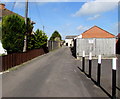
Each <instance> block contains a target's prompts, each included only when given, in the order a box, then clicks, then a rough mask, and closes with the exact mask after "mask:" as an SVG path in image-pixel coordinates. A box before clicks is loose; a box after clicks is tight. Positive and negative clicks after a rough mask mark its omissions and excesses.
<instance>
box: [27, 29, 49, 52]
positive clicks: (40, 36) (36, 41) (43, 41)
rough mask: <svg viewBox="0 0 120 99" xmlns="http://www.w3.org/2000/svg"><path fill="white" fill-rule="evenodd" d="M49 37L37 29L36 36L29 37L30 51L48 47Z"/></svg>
mask: <svg viewBox="0 0 120 99" xmlns="http://www.w3.org/2000/svg"><path fill="white" fill-rule="evenodd" d="M47 38H48V37H47V35H46V34H45V33H43V31H42V30H39V29H37V30H36V32H35V34H33V35H31V36H29V37H28V49H29V50H30V49H38V48H43V47H46V45H47Z"/></svg>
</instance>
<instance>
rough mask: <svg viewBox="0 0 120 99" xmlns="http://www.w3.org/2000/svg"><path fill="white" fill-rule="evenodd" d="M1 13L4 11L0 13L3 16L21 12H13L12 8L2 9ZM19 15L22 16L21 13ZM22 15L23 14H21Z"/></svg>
mask: <svg viewBox="0 0 120 99" xmlns="http://www.w3.org/2000/svg"><path fill="white" fill-rule="evenodd" d="M0 13H2V14H0V17H3V16H6V15H11V14H16V15H19V14H17V13H14V12H12V11H10V10H8V9H6V8H5V9H2V10H0ZM19 16H21V15H19ZM21 17H22V16H21ZM22 18H24V17H22Z"/></svg>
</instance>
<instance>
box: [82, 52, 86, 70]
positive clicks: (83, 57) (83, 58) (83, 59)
mask: <svg viewBox="0 0 120 99" xmlns="http://www.w3.org/2000/svg"><path fill="white" fill-rule="evenodd" d="M84 71H85V51H83V56H82V72H84Z"/></svg>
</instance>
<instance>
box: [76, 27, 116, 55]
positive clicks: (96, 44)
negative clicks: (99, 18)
mask: <svg viewBox="0 0 120 99" xmlns="http://www.w3.org/2000/svg"><path fill="white" fill-rule="evenodd" d="M115 46H116V37H115V35H113V34H111V33H109V32H108V31H106V30H104V29H102V28H100V27H98V26H93V27H91V28H90V29H88V30H86V31H85V32H83V33H82V34H80V35H79V37H77V38H76V55H77V57H79V56H82V51H83V50H84V51H85V52H86V55H89V52H92V53H93V55H94V56H98V55H99V54H101V55H104V56H114V55H115V53H116V50H115V49H116V48H115Z"/></svg>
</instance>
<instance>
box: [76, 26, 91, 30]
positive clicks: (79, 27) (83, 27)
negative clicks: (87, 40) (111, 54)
mask: <svg viewBox="0 0 120 99" xmlns="http://www.w3.org/2000/svg"><path fill="white" fill-rule="evenodd" d="M87 29H89V27H87V26H82V25H80V26H78V27H77V30H78V31H80V32H83V31H85V30H87Z"/></svg>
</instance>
